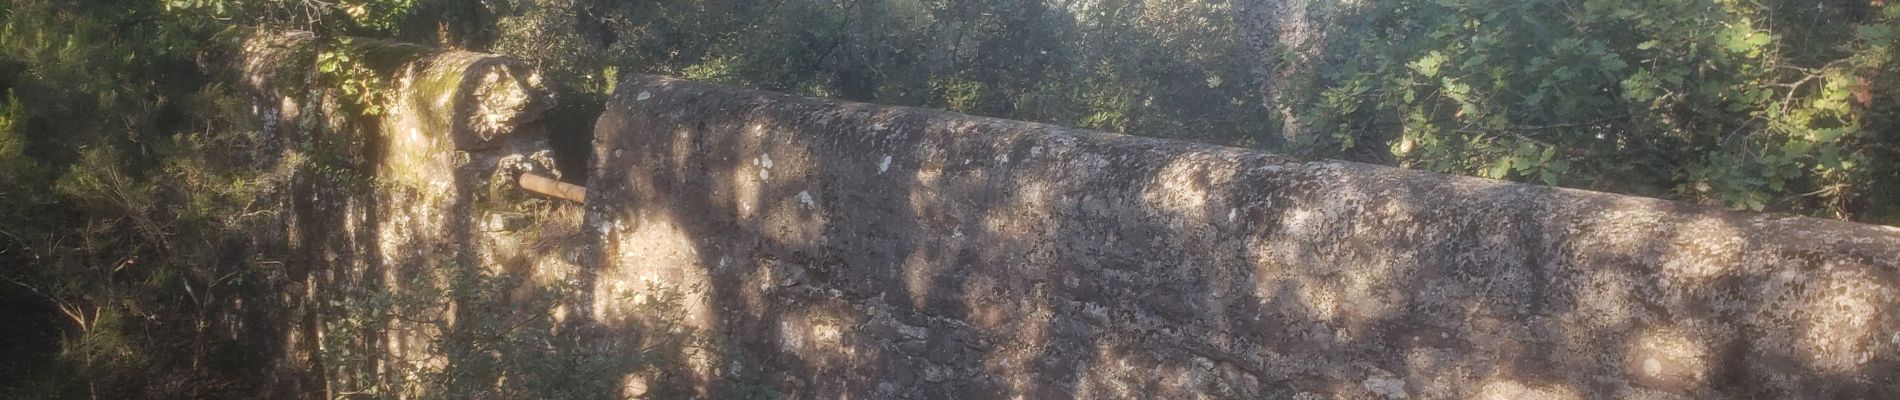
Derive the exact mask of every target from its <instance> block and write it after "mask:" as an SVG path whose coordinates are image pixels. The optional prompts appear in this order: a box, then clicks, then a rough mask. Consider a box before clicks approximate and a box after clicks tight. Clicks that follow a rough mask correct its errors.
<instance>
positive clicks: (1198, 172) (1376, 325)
mask: <svg viewBox="0 0 1900 400" xmlns="http://www.w3.org/2000/svg"><path fill="white" fill-rule="evenodd" d="M596 136H597V137H596V139H595V140H596V141H595V146H594V147H595V153H594V154H593V157H594V163H593V166H592V167H591V168H592V170H591V172H590V173H591V175H590V178H589V191H590V193H589V194H588V196H589V201H588V204H587V205H586V208H585V210H586V215H585V217H584V219H585V221H584V228H585V231H586V232H587V233H586V235H587V236H588V239H587V240H589V241H590V242H591V244H590V245H588V246H586V250H582V251H581V253H583V254H581V255H579V256H578V257H579V259H580V262H581V265H583V267H582V268H581V270H582V272H581V273H579V274H577V276H575V277H573V282H572V283H574V284H576V285H579V286H580V287H582V288H583V289H584V291H585V292H586V293H590V295H589V296H590V300H589V301H588V302H587V303H586V304H582V305H581V306H580V307H579V309H578V310H577V311H580V315H583V316H586V317H587V318H589V319H591V321H590V322H589V323H594V324H602V325H608V326H612V325H617V324H627V323H631V322H630V321H636V320H639V319H642V318H652V317H650V316H645V315H642V314H639V313H637V311H636V310H637V309H638V307H640V306H641V305H642V304H645V303H649V302H653V301H655V294H656V293H663V292H668V290H671V289H676V290H674V291H671V292H673V293H684V295H685V298H684V300H685V302H684V303H685V305H686V307H685V310H684V312H685V314H684V316H683V317H684V321H685V322H686V323H687V324H688V325H690V326H693V327H697V328H700V329H703V330H704V331H705V332H707V333H709V334H710V335H711V336H712V337H714V338H715V339H717V340H716V342H717V343H720V344H721V345H720V346H718V349H719V351H711V352H705V353H693V354H694V355H693V356H691V357H689V358H690V360H688V361H689V362H687V363H685V364H682V367H681V368H684V369H685V370H683V371H674V372H675V378H676V379H677V380H679V382H684V383H679V384H683V385H687V386H690V387H692V388H695V389H694V390H697V391H698V394H700V395H703V396H710V397H714V398H721V397H732V396H734V395H735V393H734V392H732V391H733V390H736V389H730V388H729V387H730V385H724V384H721V383H722V382H727V383H730V382H744V383H750V384H752V385H756V386H763V387H767V388H770V389H771V390H773V391H776V392H779V393H782V394H786V395H788V398H816V399H834V398H835V399H843V398H852V399H882V398H945V399H948V398H996V399H1010V398H1202V397H1205V398H1495V399H1516V398H1550V399H1573V398H1685V397H1686V398H1854V397H1879V396H1881V395H1882V394H1889V393H1896V392H1900V319H1896V318H1893V317H1890V316H1889V315H1888V314H1891V313H1892V311H1893V309H1894V307H1895V305H1896V303H1895V302H1896V298H1895V295H1896V292H1895V290H1896V289H1897V288H1900V280H1897V279H1900V275H1896V273H1900V229H1895V228H1888V227H1879V226H1871V225H1859V224H1852V223H1845V222H1838V221H1830V220H1820V219H1813V218H1797V217H1787V216H1779V215H1767V214H1745V213H1735V212H1729V211H1725V210H1721V209H1715V208H1709V207H1704V206H1697V205H1690V204H1682V203H1675V202H1669V201H1661V200H1653V199H1646V198H1637V197H1629V196H1619V195H1611V194H1604V193H1596V192H1588V191H1580V190H1569V189H1557V188H1550V187H1542V186H1532V185H1522V184H1515V183H1508V182H1500V181H1493V180H1485V179H1478V178H1467V177H1456V176H1446V175H1439V174H1432V173H1424V172H1417V171H1407V170H1399V169H1392V168H1385V167H1379V166H1372V165H1363V164H1354V163H1346V162H1330V161H1322V162H1301V161H1297V160H1292V159H1288V158H1285V157H1281V156H1277V155H1272V154H1267V153H1262V152H1257V151H1249V150H1243V149H1234V148H1224V147H1216V146H1208V145H1199V144H1192V143H1183V142H1176V141H1168V140H1159V139H1148V138H1138V137H1129V136H1121V135H1114V134H1107V133H1101V132H1093V131H1086V130H1079V129H1069V128H1062V127H1055V126H1049V125H1042V124H1034V123H1026V122H1017V121H1005V120H997V119H989V118H978V117H972V116H966V115H959V114H953V113H946V112H939V111H930V110H920V109H910V108H901V107H883V106H874V105H866V104H854V103H842V102H831V101H822V100H814V99H806V98H799V97H793V96H787V95H781V94H773V93H765V92H756V91H745V90H737V89H730V88H724V87H718V86H711V85H704V84H697V83H691V82H686V81H680V80H674V79H668V78H660V77H649V76H636V77H632V78H629V79H627V80H625V82H623V83H621V84H620V85H619V86H618V90H617V93H615V94H614V96H613V99H612V102H611V105H610V106H609V107H608V110H607V111H606V113H605V114H604V115H603V116H601V118H600V120H599V122H598V124H597V131H596ZM641 385H645V383H641ZM642 387H644V386H642Z"/></svg>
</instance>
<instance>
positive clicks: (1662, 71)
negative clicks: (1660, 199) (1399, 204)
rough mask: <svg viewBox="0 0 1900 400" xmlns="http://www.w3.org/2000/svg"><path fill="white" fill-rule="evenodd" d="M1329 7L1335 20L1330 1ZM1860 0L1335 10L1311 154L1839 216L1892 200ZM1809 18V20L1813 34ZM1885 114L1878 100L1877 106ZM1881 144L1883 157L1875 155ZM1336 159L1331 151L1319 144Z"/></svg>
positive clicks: (1605, 0)
mask: <svg viewBox="0 0 1900 400" xmlns="http://www.w3.org/2000/svg"><path fill="white" fill-rule="evenodd" d="M1342 7H1343V6H1342ZM1895 13H1900V9H1896V8H1895V6H1892V5H1888V6H1884V7H1873V6H1869V5H1867V3H1822V4H1816V3H1812V2H1791V1H1789V2H1783V1H1773V2H1766V3H1748V2H1735V1H1726V0H1700V1H1642V0H1588V1H1581V2H1556V1H1500V0H1400V1H1385V2H1372V3H1367V4H1365V5H1363V6H1359V7H1356V8H1343V9H1341V10H1339V15H1342V16H1341V17H1338V18H1337V19H1338V21H1339V22H1340V23H1338V24H1336V25H1333V26H1332V27H1330V28H1329V31H1328V38H1329V40H1331V41H1332V43H1331V46H1330V49H1331V51H1332V52H1333V53H1332V54H1331V55H1330V57H1329V58H1328V59H1327V63H1328V66H1327V67H1326V68H1323V69H1322V70H1325V71H1328V72H1327V73H1325V74H1323V76H1322V77H1321V79H1322V81H1323V82H1324V83H1325V84H1324V85H1323V86H1324V89H1321V90H1323V91H1324V93H1323V96H1321V97H1322V98H1324V99H1325V100H1324V101H1321V102H1319V103H1318V104H1312V105H1306V106H1304V107H1303V109H1304V110H1306V112H1307V113H1309V114H1310V115H1312V118H1313V119H1314V120H1316V121H1323V122H1321V124H1322V125H1323V126H1326V127H1328V129H1326V130H1327V131H1328V132H1331V134H1332V135H1331V137H1330V138H1328V139H1329V140H1325V141H1323V143H1315V144H1312V145H1311V146H1316V147H1317V148H1316V149H1313V150H1314V151H1318V152H1319V153H1321V154H1327V153H1329V152H1330V151H1329V150H1327V148H1334V147H1331V146H1337V148H1345V147H1350V146H1351V144H1352V143H1355V142H1358V141H1387V142H1389V143H1391V144H1392V146H1391V148H1392V151H1393V153H1394V154H1395V155H1397V156H1398V157H1399V161H1400V163H1401V164H1403V165H1407V166H1413V167H1419V168H1425V169H1431V170H1436V171H1443V172H1453V173H1465V174H1474V175H1481V176H1488V177H1494V178H1508V179H1520V180H1528V181H1537V182H1543V183H1547V184H1558V183H1564V184H1570V185H1580V186H1586V187H1592V188H1603V189H1610V190H1617V191H1626V192H1636V193H1645V194H1653V195H1667V196H1672V197H1678V198H1683V199H1688V200H1705V201H1710V202H1717V203H1721V204H1726V205H1728V206H1731V207H1735V208H1745V209H1752V210H1763V209H1769V208H1774V209H1781V210H1789V211H1796V212H1803V213H1810V214H1818V215H1829V216H1846V215H1850V214H1853V212H1854V211H1855V209H1857V208H1860V207H1856V206H1855V204H1864V203H1865V202H1866V201H1868V200H1870V199H1875V198H1881V196H1888V197H1885V198H1891V196H1892V194H1891V193H1881V192H1879V191H1878V189H1879V188H1876V187H1867V186H1865V184H1866V183H1865V182H1868V180H1869V179H1872V177H1874V176H1880V175H1890V173H1888V172H1882V171H1883V170H1884V171H1891V170H1892V169H1891V168H1892V167H1891V164H1888V165H1887V166H1871V165H1870V161H1873V159H1875V158H1880V157H1877V156H1876V155H1877V154H1880V153H1881V152H1883V151H1885V152H1887V153H1889V154H1887V155H1886V156H1885V158H1892V154H1891V150H1881V149H1882V147H1881V146H1890V143H1892V140H1893V138H1892V137H1889V136H1883V135H1886V134H1885V133H1881V132H1872V131H1869V130H1868V127H1872V126H1880V125H1876V124H1875V121H1890V120H1891V119H1892V118H1893V116H1894V115H1895V112H1894V109H1893V106H1892V102H1890V101H1869V100H1857V99H1856V97H1855V96H1857V93H1858V95H1859V96H1862V97H1863V98H1868V97H1870V96H1867V94H1869V93H1893V90H1892V89H1893V85H1894V82H1893V77H1892V76H1891V74H1890V73H1886V72H1884V71H1887V70H1890V69H1891V63H1892V60H1891V59H1892V57H1893V56H1892V53H1893V50H1892V49H1893V46H1894V40H1893V38H1892V32H1893V31H1894V27H1895V21H1894V20H1893V16H1892V14H1895ZM1824 21H1825V22H1824ZM1883 100H1884V99H1883ZM1882 141H1885V142H1886V143H1889V144H1881V143H1879V142H1882ZM1332 151H1336V150H1332Z"/></svg>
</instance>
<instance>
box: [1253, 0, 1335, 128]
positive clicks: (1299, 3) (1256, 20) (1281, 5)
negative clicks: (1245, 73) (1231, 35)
mask: <svg viewBox="0 0 1900 400" xmlns="http://www.w3.org/2000/svg"><path fill="white" fill-rule="evenodd" d="M1314 2H1315V0H1234V2H1233V8H1232V12H1233V17H1234V28H1235V30H1236V31H1238V32H1239V33H1240V40H1241V45H1242V46H1245V50H1246V51H1247V53H1248V54H1249V56H1250V57H1251V60H1249V62H1250V63H1251V64H1252V67H1253V73H1254V79H1255V80H1256V83H1257V84H1259V85H1260V92H1261V95H1262V100H1263V101H1264V102H1265V103H1266V106H1267V109H1268V110H1269V111H1271V112H1275V113H1278V114H1279V115H1280V136H1281V137H1284V138H1286V140H1288V141H1292V140H1293V139H1294V138H1297V137H1299V135H1300V133H1301V132H1300V131H1301V128H1300V117H1299V113H1298V112H1297V111H1296V109H1295V105H1296V104H1297V103H1298V102H1297V100H1296V99H1295V98H1294V94H1295V93H1292V89H1294V87H1295V85H1297V84H1298V83H1299V82H1301V81H1303V80H1308V79H1311V76H1310V75H1311V74H1312V71H1313V70H1312V66H1313V64H1315V63H1318V62H1319V61H1320V57H1321V56H1322V55H1324V54H1325V52H1326V40H1325V38H1326V32H1325V31H1324V30H1323V29H1322V26H1321V25H1320V24H1319V23H1318V22H1319V21H1318V20H1319V17H1320V14H1319V13H1318V11H1320V9H1318V7H1316V6H1314V4H1313V3H1314Z"/></svg>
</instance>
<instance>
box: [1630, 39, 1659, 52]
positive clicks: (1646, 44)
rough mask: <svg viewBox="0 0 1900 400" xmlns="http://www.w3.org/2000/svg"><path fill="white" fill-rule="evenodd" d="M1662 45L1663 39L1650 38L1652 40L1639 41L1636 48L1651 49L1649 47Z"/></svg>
mask: <svg viewBox="0 0 1900 400" xmlns="http://www.w3.org/2000/svg"><path fill="white" fill-rule="evenodd" d="M1661 45H1662V41H1661V40H1650V41H1647V42H1642V43H1639V44H1637V45H1636V49H1637V50H1649V49H1654V48H1656V46H1661Z"/></svg>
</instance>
